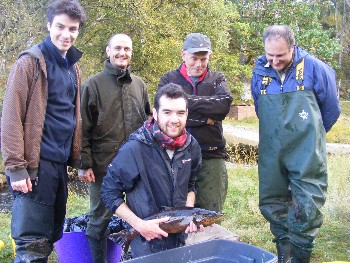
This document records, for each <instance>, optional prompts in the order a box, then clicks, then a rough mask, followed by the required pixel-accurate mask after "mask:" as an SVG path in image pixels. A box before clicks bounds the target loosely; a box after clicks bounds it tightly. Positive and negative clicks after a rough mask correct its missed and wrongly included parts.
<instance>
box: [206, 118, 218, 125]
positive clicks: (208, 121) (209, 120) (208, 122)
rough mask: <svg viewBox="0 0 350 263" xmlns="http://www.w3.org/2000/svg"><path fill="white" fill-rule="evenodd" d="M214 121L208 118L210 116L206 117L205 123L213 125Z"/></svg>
mask: <svg viewBox="0 0 350 263" xmlns="http://www.w3.org/2000/svg"><path fill="white" fill-rule="evenodd" d="M215 122H216V121H215V120H213V119H210V118H208V120H207V124H208V125H214V124H215Z"/></svg>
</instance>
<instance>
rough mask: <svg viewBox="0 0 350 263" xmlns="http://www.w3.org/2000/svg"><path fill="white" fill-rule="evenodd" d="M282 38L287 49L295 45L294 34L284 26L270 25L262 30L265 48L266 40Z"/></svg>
mask: <svg viewBox="0 0 350 263" xmlns="http://www.w3.org/2000/svg"><path fill="white" fill-rule="evenodd" d="M280 37H282V38H284V39H285V40H286V42H287V44H288V47H289V48H292V47H293V46H294V45H295V38H294V32H293V30H292V29H290V28H289V27H287V26H285V25H272V26H269V27H268V28H266V29H265V30H264V33H263V44H264V46H265V42H266V40H271V39H277V38H280Z"/></svg>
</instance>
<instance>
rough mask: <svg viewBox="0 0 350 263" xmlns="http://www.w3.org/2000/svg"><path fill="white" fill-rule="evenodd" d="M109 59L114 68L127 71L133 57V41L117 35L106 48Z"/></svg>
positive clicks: (122, 35)
mask: <svg viewBox="0 0 350 263" xmlns="http://www.w3.org/2000/svg"><path fill="white" fill-rule="evenodd" d="M106 52H107V57H108V58H109V60H110V62H111V64H112V65H113V66H114V67H119V68H121V69H126V68H127V67H128V65H129V63H130V60H131V55H132V41H131V39H130V37H129V36H127V35H124V34H118V35H115V36H114V37H113V38H112V39H111V40H110V41H109V44H108V46H107V47H106Z"/></svg>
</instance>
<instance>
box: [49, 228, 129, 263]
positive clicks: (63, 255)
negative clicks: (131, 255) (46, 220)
mask: <svg viewBox="0 0 350 263" xmlns="http://www.w3.org/2000/svg"><path fill="white" fill-rule="evenodd" d="M55 249H56V253H57V258H58V261H59V262H60V263H92V258H91V252H90V247H89V243H88V240H87V238H86V236H85V231H83V232H64V233H63V236H62V238H61V239H60V240H58V241H57V242H56V243H55ZM121 252H122V248H121V246H120V245H117V244H116V243H114V242H113V241H112V240H109V239H108V241H107V262H108V263H116V262H120V256H121Z"/></svg>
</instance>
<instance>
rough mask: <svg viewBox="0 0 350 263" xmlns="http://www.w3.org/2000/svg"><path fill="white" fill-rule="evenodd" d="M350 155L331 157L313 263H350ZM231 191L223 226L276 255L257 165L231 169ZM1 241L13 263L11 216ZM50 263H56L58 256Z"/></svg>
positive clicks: (75, 208)
mask: <svg viewBox="0 0 350 263" xmlns="http://www.w3.org/2000/svg"><path fill="white" fill-rule="evenodd" d="M349 158H350V155H329V156H328V170H329V180H328V181H329V188H328V195H327V196H328V197H327V201H326V204H325V206H324V207H323V208H322V211H323V213H324V224H323V226H322V227H321V232H320V234H319V236H318V237H317V238H316V249H315V251H314V253H313V256H312V261H311V262H312V263H316V262H317V263H319V262H328V261H340V260H342V261H349V260H350V221H349V218H350V209H349V203H350V187H349V185H350V172H349V171H350V162H349ZM228 172H229V191H228V194H227V200H226V203H225V207H224V212H225V220H224V221H223V222H222V226H223V227H225V228H227V229H229V230H231V231H232V232H234V233H236V234H238V235H239V236H240V238H241V239H242V241H243V242H246V243H249V244H252V245H255V246H259V247H261V248H263V249H266V250H268V251H271V252H273V253H276V250H275V247H274V243H272V241H271V240H272V238H273V237H272V235H271V233H270V231H269V224H268V223H267V222H266V220H265V219H264V218H263V217H262V216H261V214H260V211H259V208H258V170H257V166H256V165H243V164H238V165H230V166H229V168H228ZM88 203H89V201H88V198H87V197H82V196H78V195H76V194H70V196H69V200H68V204H67V207H68V208H67V216H68V217H72V216H77V215H80V214H83V213H86V212H87V211H88V205H89V204H88ZM0 229H1V232H0V239H1V240H3V241H4V242H5V249H4V250H2V251H0V262H3V263H10V262H12V248H11V245H10V239H9V237H8V236H9V233H10V215H9V214H0ZM49 262H52V263H53V262H57V258H56V257H55V254H54V253H53V255H52V256H51V257H50V260H49Z"/></svg>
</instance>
